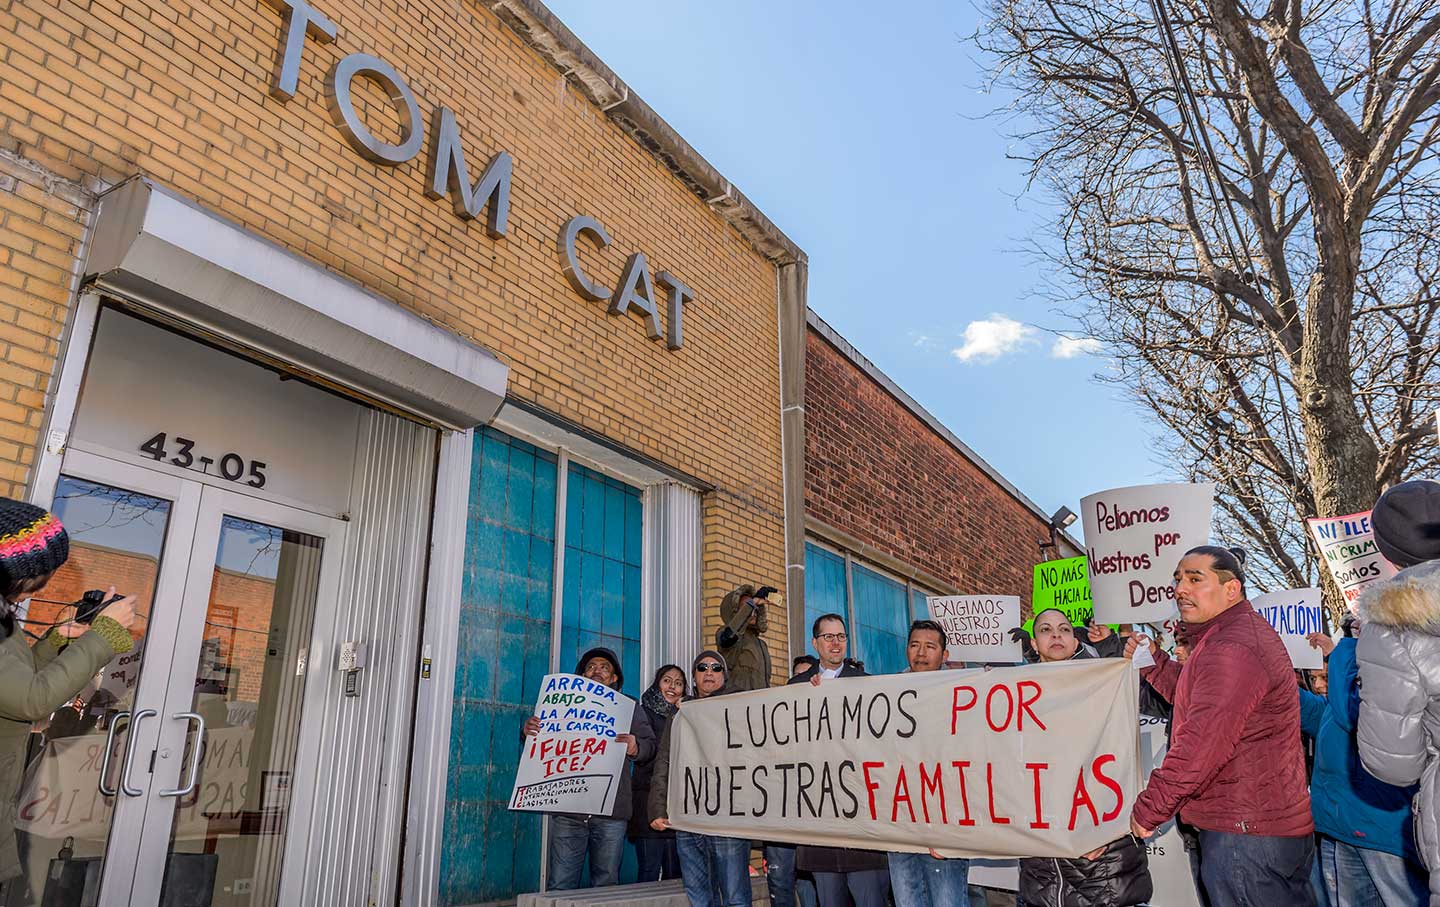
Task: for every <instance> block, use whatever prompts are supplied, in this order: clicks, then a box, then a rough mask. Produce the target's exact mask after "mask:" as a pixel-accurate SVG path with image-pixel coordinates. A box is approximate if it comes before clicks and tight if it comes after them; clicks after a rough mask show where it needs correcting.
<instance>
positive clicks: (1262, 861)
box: [1125, 545, 1315, 907]
mask: <svg viewBox="0 0 1440 907" xmlns="http://www.w3.org/2000/svg"><path fill="white" fill-rule="evenodd" d="M1174 583H1175V585H1174V591H1175V601H1176V604H1177V605H1178V606H1179V609H1180V617H1181V619H1182V620H1183V621H1184V622H1185V624H1186V630H1187V638H1188V640H1189V643H1190V645H1191V647H1192V650H1191V654H1190V657H1189V661H1188V663H1187V664H1186V667H1185V670H1184V672H1183V674H1182V672H1181V670H1180V665H1179V664H1178V663H1177V662H1176V661H1174V660H1173V659H1171V658H1169V657H1168V656H1167V655H1166V654H1165V653H1164V652H1163V651H1162V650H1161V649H1160V647H1159V646H1157V645H1155V643H1154V642H1150V649H1151V652H1150V655H1151V658H1152V659H1153V660H1154V662H1155V664H1154V665H1153V666H1150V667H1147V668H1144V669H1142V675H1143V676H1144V677H1145V679H1146V680H1148V681H1149V682H1150V684H1151V686H1153V687H1154V688H1155V690H1156V691H1157V692H1158V693H1160V695H1161V696H1163V697H1165V698H1166V699H1168V700H1169V701H1170V702H1172V703H1173V704H1174V706H1175V717H1174V724H1173V727H1172V735H1171V741H1170V749H1169V752H1168V753H1167V754H1166V756H1165V761H1164V763H1162V764H1161V766H1160V767H1159V768H1157V769H1156V770H1155V771H1154V772H1152V773H1151V775H1150V781H1149V784H1148V785H1147V786H1146V788H1145V790H1144V791H1143V792H1141V794H1140V796H1139V797H1138V798H1137V799H1136V801H1135V808H1134V810H1133V811H1132V812H1131V818H1130V825H1131V829H1132V830H1133V831H1134V833H1135V834H1137V835H1139V836H1141V837H1146V838H1148V837H1150V836H1151V835H1153V834H1154V830H1155V829H1156V828H1158V827H1159V826H1160V825H1162V824H1164V823H1165V822H1167V821H1169V820H1170V819H1171V818H1172V817H1174V816H1175V815H1176V813H1179V814H1180V816H1181V817H1182V818H1183V819H1184V820H1185V821H1186V822H1188V823H1190V824H1191V825H1194V826H1196V827H1197V828H1198V829H1199V830H1200V878H1199V879H1198V880H1197V881H1198V882H1199V884H1201V885H1202V886H1203V888H1204V890H1205V893H1206V894H1207V895H1208V898H1209V903H1210V904H1211V907H1231V905H1246V904H1257V903H1271V904H1285V905H1287V907H1288V905H1314V904H1315V895H1314V891H1313V890H1312V889H1311V887H1310V868H1311V866H1312V864H1313V863H1314V859H1315V842H1314V831H1315V826H1314V823H1313V821H1312V820H1311V815H1310V795H1309V791H1308V789H1307V784H1306V778H1305V757H1304V753H1303V751H1302V749H1301V745H1300V702H1299V691H1298V690H1297V688H1296V685H1295V674H1294V672H1293V670H1292V669H1291V667H1290V657H1289V655H1288V654H1287V653H1286V651H1285V647H1284V645H1283V644H1282V643H1281V642H1280V638H1279V636H1277V635H1276V633H1275V630H1274V629H1273V628H1272V627H1271V626H1270V625H1269V624H1268V623H1266V622H1265V619H1264V618H1263V617H1261V616H1260V615H1259V614H1258V613H1256V611H1255V609H1254V608H1253V607H1251V605H1250V602H1249V601H1248V600H1247V598H1246V594H1245V573H1244V568H1243V566H1242V561H1241V559H1240V557H1239V556H1237V553H1236V552H1232V551H1231V550H1230V549H1226V548H1218V547H1214V546H1210V545H1203V546H1200V547H1198V548H1192V549H1190V550H1189V551H1188V552H1186V554H1185V556H1184V557H1183V558H1181V560H1180V563H1179V565H1178V566H1177V567H1176V568H1175V574H1174ZM1138 644H1139V641H1138V639H1132V640H1131V642H1130V643H1129V644H1128V645H1127V646H1126V650H1125V654H1126V656H1127V657H1128V656H1133V654H1134V652H1135V649H1136V648H1137V647H1138Z"/></svg>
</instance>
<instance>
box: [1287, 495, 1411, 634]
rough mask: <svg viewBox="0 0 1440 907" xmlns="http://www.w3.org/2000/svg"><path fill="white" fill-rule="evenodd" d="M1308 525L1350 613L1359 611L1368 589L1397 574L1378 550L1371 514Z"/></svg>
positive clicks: (1326, 567) (1324, 520) (1310, 522)
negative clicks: (1356, 606)
mask: <svg viewBox="0 0 1440 907" xmlns="http://www.w3.org/2000/svg"><path fill="white" fill-rule="evenodd" d="M1305 522H1306V524H1308V525H1309V526H1310V534H1311V535H1313V536H1314V537H1315V547H1316V548H1318V549H1320V559H1321V560H1322V561H1324V562H1325V569H1327V570H1329V571H1330V578H1331V579H1333V580H1335V585H1336V586H1337V587H1339V589H1340V594H1342V595H1344V596H1345V604H1346V605H1347V606H1348V607H1349V608H1350V610H1352V611H1353V610H1355V603H1356V602H1358V601H1359V600H1360V593H1361V592H1363V591H1364V590H1365V587H1366V586H1368V585H1370V584H1371V583H1377V582H1379V581H1381V580H1386V579H1389V578H1390V577H1392V576H1394V575H1395V574H1396V572H1397V571H1396V569H1395V565H1393V564H1391V563H1390V562H1389V561H1387V560H1385V558H1384V557H1382V556H1381V554H1380V549H1378V548H1376V547H1375V527H1374V526H1372V525H1371V524H1370V511H1368V510H1367V511H1365V512H1364V513H1352V514H1350V515H1349V516H1337V517H1328V518H1325V519H1314V520H1306V521H1305Z"/></svg>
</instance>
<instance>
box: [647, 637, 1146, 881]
mask: <svg viewBox="0 0 1440 907" xmlns="http://www.w3.org/2000/svg"><path fill="white" fill-rule="evenodd" d="M1138 695H1139V674H1138V673H1137V672H1136V671H1135V669H1134V668H1133V667H1132V666H1131V665H1130V663H1129V662H1127V661H1124V660H1123V659H1114V658H1106V659H1086V660H1081V661H1068V662H1061V663H1057V664H1039V665H1028V666H1025V667H1009V668H994V669H989V670H968V671H930V672H925V673H921V674H908V673H907V674H890V675H885V676H881V677H856V678H843V679H833V680H826V681H823V682H821V683H820V684H819V685H818V686H815V685H811V684H793V685H790V686H786V687H779V688H775V689H770V690H756V691H754V692H750V693H738V694H732V695H726V696H717V697H714V698H711V699H703V700H696V701H694V702H687V703H685V706H684V707H683V708H682V709H680V711H679V712H678V713H677V714H676V716H675V718H674V721H673V723H672V724H671V729H670V738H671V741H670V744H671V750H670V758H671V762H670V794H669V801H668V806H669V816H670V821H671V823H672V824H673V825H674V826H675V827H676V828H680V829H683V830H685V831H693V832H700V833H704V834H715V835H723V836H727V837H738V838H754V839H763V840H766V841H786V842H793V843H796V844H820V845H829V846H840V847H858V848H864V849H868V850H880V851H907V852H912V853H924V852H925V851H926V850H928V849H929V848H932V847H933V848H935V849H936V850H937V851H939V852H941V853H943V854H944V855H945V856H953V857H1002V858H1003V857H1015V856H1021V855H1024V856H1043V857H1076V856H1079V855H1081V854H1083V853H1086V852H1088V851H1090V850H1093V849H1095V848H1096V847H1099V846H1100V845H1102V844H1107V843H1109V842H1110V841H1113V840H1115V839H1117V838H1120V837H1123V836H1124V835H1126V834H1128V833H1129V829H1130V809H1131V807H1132V806H1133V805H1134V801H1135V796H1136V794H1137V793H1138V792H1139V783H1140V767H1139V760H1138V753H1137V741H1136V734H1135V722H1136V720H1137V706H1136V702H1137V697H1138Z"/></svg>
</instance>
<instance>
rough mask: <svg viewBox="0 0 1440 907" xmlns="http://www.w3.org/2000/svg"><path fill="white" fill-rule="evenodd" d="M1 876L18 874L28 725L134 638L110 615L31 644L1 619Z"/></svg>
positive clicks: (81, 685)
mask: <svg viewBox="0 0 1440 907" xmlns="http://www.w3.org/2000/svg"><path fill="white" fill-rule="evenodd" d="M6 632H8V633H9V635H8V636H6V637H5V638H4V640H3V641H0V881H4V880H5V879H9V878H11V877H13V876H16V875H18V874H19V873H20V869H21V866H20V854H19V852H18V850H17V849H16V846H15V831H14V829H15V805H16V804H15V801H16V798H17V797H18V796H19V793H20V782H21V780H22V779H23V776H24V770H25V744H26V742H27V741H28V740H29V739H30V725H31V724H33V723H34V722H36V721H39V720H41V719H43V718H45V717H47V716H48V715H49V714H50V713H51V712H53V711H55V710H56V709H58V708H60V706H62V705H64V704H65V703H66V702H67V701H69V700H70V699H71V698H73V697H74V696H75V695H76V694H77V693H79V692H80V691H81V690H82V689H84V688H85V685H86V684H87V683H89V682H90V680H91V678H93V677H94V676H95V674H96V672H98V671H99V670H100V669H101V668H103V667H105V665H106V664H108V663H109V661H110V659H112V658H114V657H115V656H116V655H117V654H119V653H121V652H128V651H130V648H131V646H132V645H134V640H132V639H131V638H130V633H129V632H128V631H127V630H126V629H125V628H124V627H122V626H120V625H119V624H118V623H116V622H115V621H113V620H111V619H110V618H108V617H98V618H96V619H95V622H94V623H93V624H91V625H90V629H89V630H88V631H86V632H85V633H83V634H81V635H80V636H78V637H76V638H75V639H72V640H70V641H69V643H68V644H67V643H66V640H65V638H64V637H62V636H59V635H58V634H55V633H50V634H48V635H46V636H45V637H44V638H42V639H41V640H40V641H39V642H37V643H35V645H34V646H33V647H32V646H30V645H28V644H27V643H26V642H25V635H24V634H23V633H22V632H21V630H20V628H19V625H18V624H17V623H15V622H13V621H11V620H9V619H7V620H6V621H5V622H4V624H0V633H6Z"/></svg>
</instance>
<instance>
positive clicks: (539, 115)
mask: <svg viewBox="0 0 1440 907" xmlns="http://www.w3.org/2000/svg"><path fill="white" fill-rule="evenodd" d="M316 8H317V9H318V10H319V11H320V12H321V13H323V14H324V15H326V16H327V17H329V18H330V19H331V20H332V21H334V22H335V23H336V24H337V26H338V36H337V39H336V41H335V42H334V43H331V44H319V43H317V42H315V41H313V40H311V41H308V42H307V45H306V52H305V59H304V61H303V64H302V66H301V70H300V83H299V88H298V91H297V92H296V95H295V97H294V98H293V99H292V100H290V101H289V102H281V101H279V100H276V99H275V98H272V97H270V95H269V86H270V80H271V71H272V68H273V66H274V63H275V59H276V54H277V51H278V48H279V46H280V39H281V31H282V19H281V16H280V14H279V13H277V12H276V10H274V9H273V8H272V7H270V6H268V5H267V4H266V3H265V2H264V0H215V2H203V3H192V2H188V0H177V2H161V0H90V2H87V3H84V4H77V3H74V2H70V0H58V2H38V0H16V2H13V3H10V4H7V5H5V6H3V7H0V35H3V36H4V38H5V40H4V41H3V42H0V494H8V495H18V494H21V493H23V490H24V486H25V484H26V482H27V481H28V477H29V472H30V468H31V466H32V464H33V462H34V457H35V449H36V444H37V441H38V432H39V427H40V423H41V419H42V415H43V395H44V393H45V391H46V389H47V387H48V383H49V381H50V379H51V374H52V371H53V367H54V360H55V356H56V353H57V345H58V338H59V336H60V331H61V325H62V321H63V318H64V317H65V314H66V312H67V311H68V307H69V305H70V304H71V302H72V298H73V286H72V284H73V274H74V271H75V268H76V267H77V265H76V257H77V256H78V255H79V254H80V251H81V248H82V242H83V237H84V233H85V226H86V224H87V223H88V211H87V207H88V206H89V205H88V204H87V202H86V200H85V197H84V196H83V192H84V191H91V192H93V191H94V190H95V189H96V188H97V187H99V186H103V185H108V184H113V183H115V182H117V181H119V180H121V179H124V178H125V177H127V176H130V175H132V174H134V173H144V174H146V175H148V176H150V177H151V178H153V179H155V180H156V181H158V182H160V183H162V184H164V185H166V186H169V187H171V188H172V189H174V190H176V191H178V192H180V193H181V194H183V195H185V196H188V197H190V198H192V199H195V200H197V201H198V202H200V203H201V204H203V205H204V206H206V207H207V208H209V209H211V210H213V211H216V212H218V213H220V214H222V215H224V216H225V217H227V218H230V219H232V220H235V221H237V222H239V223H241V224H243V225H244V226H245V227H247V228H248V229H250V230H252V231H254V232H256V233H259V234H262V235H264V236H267V237H269V238H270V239H272V240H274V241H276V242H279V243H281V244H283V245H284V246H286V247H288V248H290V249H291V250H293V251H295V252H297V253H299V254H301V255H304V256H306V257H307V258H309V259H311V260H313V261H315V262H317V263H319V264H321V265H323V266H325V267H328V268H331V269H332V270H334V271H336V272H338V273H340V274H343V275H345V276H346V277H349V278H351V279H353V280H355V281H357V282H359V283H361V284H363V285H365V286H366V287H368V288H370V289H371V290H373V291H375V292H377V293H379V294H381V295H383V296H385V297H387V298H389V299H392V300H394V301H395V302H397V303H399V304H401V305H403V306H405V307H407V308H409V309H411V310H413V311H415V312H417V313H418V314H420V315H421V316H423V317H425V318H427V319H430V320H431V321H433V322H435V323H436V324H439V325H442V326H444V327H445V328H447V329H449V330H452V331H454V332H456V333H458V334H461V335H463V336H466V337H469V338H473V340H474V341H475V342H477V343H479V344H481V345H483V346H485V347H486V348H488V349H490V350H492V351H494V352H495V353H496V354H498V355H499V356H501V357H502V358H503V359H504V360H505V361H506V362H508V363H509V364H510V366H511V369H512V372H511V383H510V390H511V393H512V394H514V395H516V396H518V397H520V398H523V399H525V400H527V401H530V402H533V403H535V404H538V405H540V406H542V407H544V408H545V409H548V410H550V411H552V412H556V413H559V414H561V415H563V416H565V417H567V418H569V419H573V420H575V421H576V422H578V423H580V424H581V425H584V426H585V427H587V428H589V429H592V430H594V431H597V432H600V433H603V434H604V435H606V436H607V437H610V438H613V439H614V440H616V441H618V442H620V443H621V444H624V445H626V446H628V447H631V448H633V449H635V450H638V451H640V452H642V453H644V454H647V455H649V456H652V457H654V458H656V459H658V460H661V461H663V462H666V463H669V464H672V465H674V466H676V467H678V468H680V469H682V470H684V471H685V472H687V473H690V474H692V475H695V476H696V477H698V478H700V479H702V480H704V481H707V482H709V483H712V484H713V485H715V486H716V488H717V491H716V492H714V493H713V494H711V495H710V496H709V498H708V500H707V501H706V505H705V511H704V514H705V517H704V520H705V556H706V572H705V580H704V582H705V586H704V588H705V595H706V601H707V612H709V613H710V615H711V620H713V619H714V616H713V614H714V612H715V610H716V607H717V606H718V602H719V598H720V596H721V595H722V594H723V593H724V591H725V590H726V589H727V588H728V587H729V586H730V585H732V584H733V583H734V582H736V581H740V580H755V581H763V582H768V583H771V584H774V585H782V583H783V578H784V571H783V560H784V558H783V554H782V551H783V549H782V538H781V528H782V526H781V488H780V425H779V417H778V400H779V374H778V364H777V363H778V354H777V349H776V345H777V336H776V326H775V273H774V268H773V266H772V265H771V264H770V263H769V262H767V261H766V260H765V259H764V258H763V257H762V256H761V255H759V254H758V253H757V252H756V251H755V250H754V249H753V248H752V247H751V246H750V245H749V244H748V243H747V242H746V241H745V240H743V239H742V238H741V237H740V235H739V234H738V233H736V232H735V231H734V230H733V229H731V228H730V227H728V226H727V225H725V224H724V223H723V222H722V221H721V220H720V219H719V218H717V217H716V216H715V215H714V214H713V213H712V212H711V211H710V210H709V209H708V208H707V207H706V205H705V204H704V203H703V202H702V201H701V200H700V199H698V198H696V197H695V196H694V195H692V194H690V193H689V192H687V190H686V189H685V187H684V186H683V185H682V184H681V183H680V182H679V181H678V180H676V179H675V178H674V177H673V176H672V175H671V174H670V173H669V172H668V171H667V170H666V169H665V167H664V166H663V165H662V164H661V163H660V162H659V161H657V160H656V159H655V158H654V157H652V156H651V155H650V154H649V153H648V152H646V151H645V150H644V149H643V148H641V147H640V146H639V145H638V144H637V143H636V142H635V141H634V140H633V139H631V138H630V137H629V136H627V135H626V134H624V133H623V132H622V131H621V130H620V129H619V128H618V127H617V126H616V125H615V124H614V123H612V122H611V121H610V120H609V119H607V118H606V117H605V115H604V114H603V113H602V112H601V111H600V110H598V109H597V108H596V107H594V106H593V105H592V104H591V103H589V102H588V101H587V100H586V99H585V98H584V97H583V96H582V95H580V94H579V93H577V92H576V91H575V90H574V89H572V88H571V87H570V86H568V85H567V83H566V82H565V80H564V78H563V77H562V76H561V75H560V73H558V72H557V71H556V70H555V69H553V68H552V67H551V66H550V65H549V64H547V63H546V62H545V61H544V60H542V59H541V58H540V57H539V56H538V55H536V53H535V52H534V51H532V50H531V49H530V48H529V47H528V46H526V45H525V44H524V43H523V42H522V41H521V40H520V38H519V37H518V36H517V35H516V34H515V33H514V32H512V31H511V30H510V29H508V28H507V27H505V26H504V25H503V24H501V23H500V22H499V20H498V19H496V18H495V17H494V15H492V14H491V13H490V12H489V11H488V10H486V9H483V8H482V7H480V6H479V5H477V4H474V3H470V2H464V0H462V2H458V3H456V2H448V3H447V2H438V0H430V2H427V0H382V2H377V3H361V2H358V0H317V2H316ZM355 52H364V53H372V54H375V55H377V56H379V57H381V58H382V59H384V60H386V61H388V62H389V63H391V64H392V65H394V66H395V68H396V69H397V70H398V71H399V72H400V73H401V74H402V75H404V76H405V78H406V79H407V81H408V83H409V85H410V87H411V89H412V90H413V91H414V93H415V95H416V96H417V98H418V100H419V101H420V105H421V109H422V119H424V120H425V124H426V128H427V147H428V138H429V136H428V123H429V116H430V112H431V110H432V109H433V107H434V105H436V104H445V105H446V106H448V107H450V108H451V109H452V110H454V111H455V112H456V115H457V118H458V121H459V125H460V129H461V133H462V135H463V137H464V142H465V151H466V158H467V163H468V164H469V166H470V169H471V172H472V178H473V176H474V175H476V174H478V173H479V170H480V168H481V167H483V165H484V162H485V161H486V160H487V159H488V158H489V157H490V155H491V154H493V153H494V152H496V151H498V150H501V149H504V150H507V151H509V152H510V153H511V154H512V155H513V156H514V159H515V172H514V182H513V195H512V202H511V216H510V230H509V235H508V236H507V237H505V238H504V239H501V240H491V239H489V238H488V237H486V236H485V234H484V231H483V229H482V228H481V226H480V225H479V224H477V223H474V222H470V223H466V222H464V221H461V220H459V219H457V218H456V217H455V215H454V213H453V212H452V210H451V209H450V206H449V201H448V199H442V200H439V201H432V200H429V199H426V198H425V197H424V196H423V194H422V190H423V186H424V172H423V170H424V159H425V153H424V152H422V153H421V154H420V155H418V156H416V157H415V158H414V159H412V160H411V161H410V162H408V163H406V164H404V165H401V166H399V167H394V168H386V167H380V166H377V165H375V164H371V163H369V162H368V161H366V160H364V159H363V158H361V157H360V156H359V155H358V154H356V153H355V152H354V151H353V150H351V149H350V147H349V146H348V145H347V144H346V143H345V142H344V140H343V139H342V138H341V135H340V133H339V131H338V130H337V129H336V128H335V127H334V126H333V125H332V124H331V122H330V119H329V116H328V113H327V111H326V106H325V101H324V89H323V83H322V76H323V75H324V74H325V73H326V72H327V71H328V70H329V69H330V67H331V66H332V65H333V64H334V62H335V61H336V60H337V59H339V58H340V57H341V56H343V55H345V54H349V53H355ZM367 84H368V83H366V82H364V81H363V80H360V81H357V82H356V87H357V89H358V88H361V87H362V86H364V85H367ZM362 104H363V106H364V109H366V110H367V111H369V113H368V114H367V116H369V119H368V120H367V121H368V122H369V123H371V124H372V127H373V128H374V130H375V131H376V132H377V134H379V135H381V136H382V137H392V138H393V136H394V135H395V134H396V133H397V132H398V123H397V122H396V121H395V118H394V117H393V116H391V115H390V114H389V111H388V105H387V104H385V103H384V102H383V99H380V98H378V97H376V96H375V94H374V93H373V92H370V91H369V90H368V89H367V90H366V93H365V97H364V98H363V99H362ZM387 130H388V134H387ZM580 213H585V214H590V215H593V216H595V217H597V218H599V219H600V221H601V222H602V223H603V224H604V225H605V226H606V228H607V229H608V230H609V232H610V234H611V236H612V237H613V238H614V244H613V245H612V246H611V247H610V248H609V249H607V250H605V251H604V252H603V253H601V252H595V251H594V250H591V249H588V248H584V246H583V244H582V249H583V254H582V259H583V261H584V263H585V264H586V266H587V268H588V270H589V273H590V274H591V275H592V276H593V277H595V278H597V279H599V280H603V281H604V282H606V283H607V284H610V285H613V284H614V282H615V281H616V279H617V278H618V276H619V272H620V269H621V266H622V264H623V262H624V260H625V257H626V255H628V254H629V253H631V252H633V251H643V252H644V253H645V254H646V256H647V257H648V259H649V261H650V264H651V267H652V269H653V270H654V271H659V270H661V269H666V270H669V271H671V272H673V273H674V274H676V275H677V276H679V277H680V278H681V279H683V280H685V281H686V282H687V283H688V284H689V285H690V286H691V287H692V288H693V289H694V290H695V294H696V300H695V302H694V303H693V304H692V305H690V306H689V307H688V309H687V311H686V313H685V347H684V349H682V350H680V351H678V352H673V353H672V352H667V351H666V350H665V348H664V344H663V342H661V343H656V342H652V341H649V340H647V339H646V338H645V336H644V334H643V333H642V331H641V326H640V321H639V319H638V318H635V317H633V316H630V317H625V318H614V317H610V316H607V315H606V314H605V311H604V304H603V303H592V302H587V301H585V300H582V299H581V298H580V297H578V296H577V295H576V294H575V293H574V292H573V291H572V290H571V289H570V287H569V286H568V284H567V283H566V282H565V280H564V279H563V277H562V276H561V272H560V263H559V260H558V256H557V254H556V251H555V236H556V234H557V232H558V230H559V228H560V225H561V224H562V223H564V222H565V221H566V220H567V219H568V218H570V217H571V216H573V215H574V214H580ZM712 632H713V625H712V626H711V627H709V628H707V636H708V635H709V634H710V633H712ZM780 632H781V633H783V630H781V631H780ZM776 643H777V648H779V649H783V638H777V640H776Z"/></svg>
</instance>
